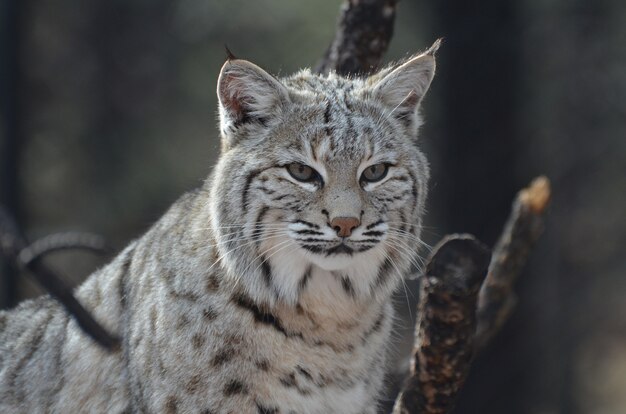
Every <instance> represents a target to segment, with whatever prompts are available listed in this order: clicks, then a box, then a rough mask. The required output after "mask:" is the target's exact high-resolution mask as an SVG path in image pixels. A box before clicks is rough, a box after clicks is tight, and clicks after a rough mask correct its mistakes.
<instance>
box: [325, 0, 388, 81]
mask: <svg viewBox="0 0 626 414" xmlns="http://www.w3.org/2000/svg"><path fill="white" fill-rule="evenodd" d="M396 5H397V0H346V1H345V2H344V4H343V6H342V8H341V16H340V18H339V22H338V24H337V31H336V33H335V38H334V40H333V41H332V43H331V44H330V46H329V47H328V50H326V53H325V54H324V57H323V58H322V60H321V62H319V63H318V65H317V67H316V68H315V70H316V72H318V73H328V72H330V71H331V70H334V71H336V72H337V73H339V74H341V75H344V76H345V75H356V74H362V73H371V72H373V71H374V70H375V69H376V68H378V66H379V65H380V62H381V60H382V58H383V55H384V54H385V52H386V51H387V47H388V46H389V41H390V40H391V36H392V35H393V24H394V18H395V16H396Z"/></svg>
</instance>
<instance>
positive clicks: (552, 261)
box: [0, 0, 626, 414]
mask: <svg viewBox="0 0 626 414" xmlns="http://www.w3.org/2000/svg"><path fill="white" fill-rule="evenodd" d="M338 8H339V2H338V1H332V2H330V1H325V2H312V1H311V2H294V1H290V0H256V1H254V2H250V1H248V2H244V1H241V0H236V1H229V2H207V1H202V0H177V1H164V0H150V1H148V0H123V1H122V0H109V1H101V0H98V1H96V0H80V1H79V0H64V1H57V2H51V1H48V2H45V1H35V0H2V2H0V19H1V20H0V48H1V49H0V53H1V54H0V104H1V105H2V106H1V108H0V110H1V115H0V202H1V203H2V204H3V205H5V206H6V207H8V208H9V209H10V210H11V211H12V213H14V214H15V215H16V216H17V217H18V219H19V221H20V223H21V225H22V226H23V228H24V230H25V232H26V234H27V235H28V236H29V237H30V238H31V239H32V238H35V237H38V236H42V235H46V234H49V233H52V232H56V231H62V230H63V231H64V230H84V231H93V232H96V233H100V234H102V235H104V236H105V237H106V239H107V240H108V241H109V243H110V244H111V245H112V246H114V248H115V249H116V250H119V249H121V248H122V247H123V246H124V245H125V244H126V243H127V242H128V241H129V240H130V239H132V238H134V237H138V236H139V235H141V233H142V232H143V231H144V230H145V229H146V228H147V227H148V226H149V225H150V224H151V223H152V222H154V221H155V220H156V219H157V218H158V217H159V215H160V214H161V213H162V212H163V211H164V209H165V208H166V207H167V206H168V205H169V204H171V203H172V202H173V201H174V200H175V199H176V198H177V197H178V196H179V195H180V194H181V193H182V192H183V191H185V190H188V189H192V188H194V187H196V186H198V185H200V182H201V180H202V179H203V178H204V177H205V176H206V175H207V173H208V172H209V171H210V169H211V166H212V165H213V163H214V161H215V159H216V157H217V156H218V151H219V143H218V138H217V128H216V126H215V124H216V122H215V120H216V116H215V113H216V102H215V92H214V90H215V82H216V79H217V74H218V71H219V69H220V66H221V64H222V62H223V61H224V57H225V53H224V44H228V46H229V47H230V48H231V49H232V50H233V51H234V52H235V53H236V54H237V55H238V56H240V57H243V58H246V59H249V60H252V61H254V62H255V63H257V64H259V65H261V66H262V67H264V68H266V69H267V70H269V71H271V72H273V73H276V74H279V75H285V74H289V73H291V72H293V71H294V70H296V69H297V68H300V67H305V66H314V65H315V63H316V62H317V61H318V59H319V58H320V57H321V56H322V54H323V52H324V50H325V48H326V46H327V45H328V44H329V42H330V40H331V38H332V35H333V33H334V28H335V22H336V19H337V16H338ZM440 36H444V37H445V39H446V40H445V43H444V46H443V47H442V49H441V50H440V52H439V53H438V73H437V76H436V79H435V81H434V83H433V86H432V89H431V91H430V93H429V96H428V98H427V99H426V101H425V104H424V108H423V112H424V115H425V119H426V122H427V123H426V125H425V127H424V128H423V130H422V138H421V139H422V143H423V146H424V147H425V151H426V152H427V154H428V156H429V159H430V160H431V162H432V169H433V173H432V176H433V179H432V181H431V185H430V188H431V196H430V200H429V203H428V205H429V213H428V219H427V226H428V228H427V229H426V233H425V238H426V241H427V242H429V243H430V244H434V243H436V242H437V241H438V240H439V238H440V237H441V236H442V235H444V234H446V233H449V232H461V231H462V232H471V233H474V234H476V235H477V236H478V237H479V238H480V239H482V240H483V241H485V242H486V243H488V244H493V243H494V242H495V240H496V237H497V235H498V233H499V231H500V230H501V227H502V224H503V222H504V220H505V219H506V216H507V214H508V212H509V206H510V203H511V201H512V199H513V197H514V195H515V193H516V191H517V190H518V189H519V188H521V187H523V186H525V185H526V184H528V182H530V180H531V179H532V178H533V177H535V176H537V175H539V174H545V175H547V176H548V177H549V178H550V179H551V181H552V185H553V191H554V197H553V201H552V207H551V208H550V212H549V215H548V219H547V225H546V232H545V234H544V236H543V237H542V239H541V240H540V242H539V244H538V245H537V247H536V249H535V251H534V253H533V255H532V257H531V260H530V263H529V265H528V266H527V268H526V270H525V272H524V274H523V275H522V278H521V280H520V283H519V285H518V292H519V296H520V303H519V305H518V308H517V310H516V311H515V313H514V314H513V316H512V318H511V320H510V321H509V322H508V324H507V325H506V327H505V328H504V330H503V331H502V332H501V333H500V334H499V335H498V337H497V338H496V339H495V340H494V341H493V343H492V344H491V346H489V348H488V349H487V350H486V351H485V352H484V353H483V354H482V355H481V356H480V357H479V358H478V360H477V361H476V363H475V364H474V366H473V369H472V373H471V376H470V379H469V381H468V384H467V386H466V387H465V389H464V391H463V393H462V396H461V398H460V401H459V403H458V409H457V410H456V412H457V413H478V414H491V413H493V414H503V413H512V414H517V413H520V414H522V413H524V414H526V413H531V414H552V413H566V414H572V413H573V414H576V413H592V414H623V413H625V412H626V2H624V1H622V0H594V1H591V0H589V1H580V0H552V1H543V0H523V1H517V2H512V1H508V2H507V1H497V0H486V1H483V2H476V3H475V4H473V5H472V4H471V2H467V1H460V0H457V1H451V0H442V1H428V2H426V1H422V2H410V1H407V0H405V1H403V2H401V3H400V4H399V6H398V16H397V21H396V30H395V35H394V38H393V40H392V42H391V50H390V51H389V53H388V56H387V58H388V59H397V58H402V57H404V56H406V55H407V54H411V53H415V52H418V51H420V50H423V49H425V48H426V47H427V46H429V45H430V44H431V43H432V42H433V41H434V40H435V39H436V38H437V37H440ZM106 260H108V258H106V257H105V258H102V257H100V258H94V257H93V256H90V255H89V254H87V253H59V254H56V255H54V256H53V257H52V256H51V257H50V259H49V263H50V264H51V265H53V266H54V267H55V268H56V269H58V270H59V271H60V272H62V273H63V274H64V275H65V276H66V278H67V279H68V280H69V281H70V282H71V283H74V284H76V283H79V282H80V280H82V279H83V278H84V277H86V276H87V275H88V274H89V273H90V272H91V271H92V270H93V269H95V268H96V267H97V266H101V265H102V264H103V263H105V262H106ZM0 274H1V276H2V279H0V282H1V285H0V307H11V306H14V305H15V303H16V302H17V301H19V300H21V299H22V298H25V297H30V296H34V295H37V294H39V292H40V291H39V290H38V288H37V286H35V285H34V284H33V283H32V282H31V279H30V278H29V276H28V275H26V274H15V273H12V272H9V271H8V268H7V267H6V265H5V263H4V262H2V261H0ZM410 287H412V288H415V283H414V282H413V283H411V284H410ZM413 295H414V293H411V292H409V293H408V294H407V295H405V294H404V293H402V294H400V295H399V296H398V300H397V302H398V309H399V311H400V312H401V313H402V314H406V315H405V317H406V319H405V320H400V321H398V329H399V331H400V332H401V333H402V336H403V338H404V339H402V340H399V341H398V344H397V345H396V346H394V349H395V353H396V354H397V356H398V360H399V362H397V365H398V366H401V365H402V364H403V363H405V362H406V361H403V360H405V359H406V356H407V355H408V352H409V351H408V348H407V344H408V343H410V341H411V332H410V331H411V328H412V325H413V322H412V321H411V320H410V317H408V309H409V308H412V307H413V306H414V297H413ZM407 298H408V299H407ZM407 302H408V305H407ZM413 313H414V312H413ZM394 364H396V363H394ZM395 369H396V368H395V367H392V370H395ZM390 398H391V399H392V398H393V396H390Z"/></svg>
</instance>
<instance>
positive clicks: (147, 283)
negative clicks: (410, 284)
mask: <svg viewBox="0 0 626 414" xmlns="http://www.w3.org/2000/svg"><path fill="white" fill-rule="evenodd" d="M434 68H435V63H434V57H433V54H432V51H429V52H427V53H424V54H422V55H418V56H415V57H413V58H412V59H410V60H408V61H406V62H404V63H402V64H398V65H393V66H390V67H389V68H386V69H384V70H383V71H381V72H380V73H378V74H376V75H374V76H372V77H370V78H366V79H359V78H357V79H347V78H343V77H340V76H338V75H336V74H332V73H331V74H330V75H327V76H319V75H315V74H313V73H311V72H310V71H308V70H304V71H301V72H299V73H297V74H295V75H293V76H291V77H288V78H285V79H281V80H278V79H276V78H274V77H272V76H270V75H269V74H267V73H266V72H264V71H263V70H262V69H260V68H258V67H257V66H255V65H253V64H252V63H249V62H246V61H243V60H229V61H228V62H227V63H226V64H225V65H224V67H223V69H222V71H221V74H220V79H219V81H218V96H219V99H220V128H221V134H222V154H221V157H220V159H219V162H218V164H217V166H216V167H215V170H214V172H213V173H212V174H211V176H210V177H209V178H208V179H207V181H206V183H205V185H204V186H203V187H202V188H200V189H198V190H196V191H194V192H191V193H189V194H186V195H185V196H184V197H182V198H181V199H180V200H179V201H178V202H177V203H176V204H174V206H173V207H172V208H171V209H170V210H169V211H168V212H167V213H166V214H165V215H164V216H163V218H162V219H161V220H159V221H158V222H157V223H156V224H155V225H154V226H153V227H152V228H151V229H150V230H149V231H148V232H147V233H146V234H145V235H144V236H143V237H141V238H140V239H138V240H136V241H133V242H132V243H131V244H130V245H129V246H128V247H127V248H126V249H125V250H124V251H122V252H121V253H120V254H119V255H118V256H117V258H115V259H114V260H113V261H112V262H111V263H110V264H109V265H107V266H106V267H104V268H102V269H100V270H99V271H97V272H95V273H94V274H93V275H91V276H90V277H89V278H88V279H87V280H86V282H85V283H83V284H82V286H80V287H79V288H78V289H77V290H76V294H77V296H78V298H79V299H80V300H81V301H82V302H83V303H84V304H85V306H86V307H87V308H88V309H90V311H91V312H93V314H94V315H95V317H96V318H97V319H98V320H99V321H100V322H101V323H102V324H103V325H104V326H105V327H106V328H108V329H109V330H111V331H112V332H115V333H117V334H118V335H119V336H120V337H121V338H123V340H122V346H121V349H120V350H119V351H117V352H113V353H107V352H106V351H104V350H102V349H101V348H99V347H98V346H97V345H96V344H94V343H93V342H91V340H90V339H89V338H88V337H86V336H85V334H84V333H82V332H81V331H80V329H79V328H78V327H77V325H76V323H75V322H74V321H73V320H72V319H71V318H70V317H68V315H67V314H66V313H65V312H64V310H63V309H62V308H61V307H60V306H59V305H58V304H57V303H56V302H55V301H53V300H52V299H50V298H49V297H42V298H39V299H36V300H31V301H27V302H24V303H22V304H21V305H19V306H18V307H17V308H16V309H15V310H13V311H10V312H1V313H0V412H3V413H17V412H57V413H66V412H111V413H113V412H151V413H152V412H154V413H157V412H163V413H175V412H181V413H183V412H184V413H192V412H202V413H244V414H245V413H276V414H277V413H285V414H286V413H302V414H304V413H346V414H349V413H374V412H376V407H377V399H378V397H379V396H380V393H381V389H382V387H383V377H384V367H385V362H386V349H387V345H388V343H389V337H390V330H391V325H392V319H393V310H392V306H391V303H390V296H391V294H392V292H393V290H394V289H395V288H396V287H397V286H398V284H399V283H400V282H401V279H402V277H403V276H404V275H405V274H406V273H407V272H408V271H409V269H410V267H411V265H412V264H414V263H415V261H416V259H417V256H416V254H417V251H418V247H419V243H420V230H421V223H422V215H423V211H424V200H425V197H426V183H427V180H428V166H427V162H426V159H425V158H424V156H423V155H422V153H421V152H420V151H419V150H418V147H417V131H418V127H419V125H420V119H419V116H418V106H419V103H420V101H421V99H422V97H423V96H424V94H425V93H426V90H427V89H428V86H429V84H430V82H431V80H432V77H433V75H434ZM293 163H299V164H303V165H306V166H308V167H311V168H313V169H314V170H315V171H316V173H317V175H316V176H315V177H316V180H313V181H308V182H303V181H299V180H297V179H296V178H294V176H292V175H290V173H289V171H288V168H287V167H288V166H289V165H290V164H293ZM376 164H384V165H385V166H388V170H386V171H387V174H386V176H384V178H383V179H381V180H380V181H378V182H366V181H363V179H361V177H362V174H363V171H364V170H365V169H366V168H368V167H370V166H372V165H376ZM337 217H350V218H351V220H352V222H354V221H355V220H357V221H358V225H357V227H356V228H354V229H353V230H352V231H351V234H350V235H349V236H348V237H345V236H344V237H339V233H338V232H337V229H336V228H333V225H331V223H333V222H335V221H334V220H335V218H337Z"/></svg>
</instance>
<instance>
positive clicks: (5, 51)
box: [0, 0, 24, 309]
mask: <svg viewBox="0 0 626 414" xmlns="http://www.w3.org/2000/svg"><path fill="white" fill-rule="evenodd" d="M0 7H1V9H0V56H2V58H0V62H1V63H0V100H1V109H0V110H1V111H2V116H1V118H0V127H1V128H2V132H1V135H0V138H1V140H0V204H2V205H4V206H5V207H6V208H7V209H8V210H9V212H10V213H11V214H12V215H13V216H14V217H17V218H18V220H19V219H20V218H21V217H20V216H19V213H20V208H19V189H18V161H19V158H20V156H19V155H20V142H21V139H20V138H22V137H21V136H20V135H21V127H20V114H19V105H20V102H19V99H18V89H19V87H18V85H19V83H20V77H21V76H20V59H19V50H20V49H19V48H20V38H21V36H20V32H21V30H20V29H21V28H20V22H21V19H20V17H21V10H22V8H23V7H24V6H23V1H19V0H5V1H4V2H2V3H0ZM15 287H16V280H15V272H14V271H13V270H12V269H11V268H10V267H9V266H8V263H6V262H5V261H4V260H1V259H0V309H4V308H8V307H11V306H13V305H14V304H15Z"/></svg>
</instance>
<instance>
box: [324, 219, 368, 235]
mask: <svg viewBox="0 0 626 414" xmlns="http://www.w3.org/2000/svg"><path fill="white" fill-rule="evenodd" d="M359 224H361V221H360V220H359V219H358V218H356V217H335V218H334V219H332V221H331V222H330V226H331V227H332V228H333V229H335V231H336V232H337V235H338V236H339V237H348V236H350V235H351V234H352V230H354V229H355V228H357V227H359Z"/></svg>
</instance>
